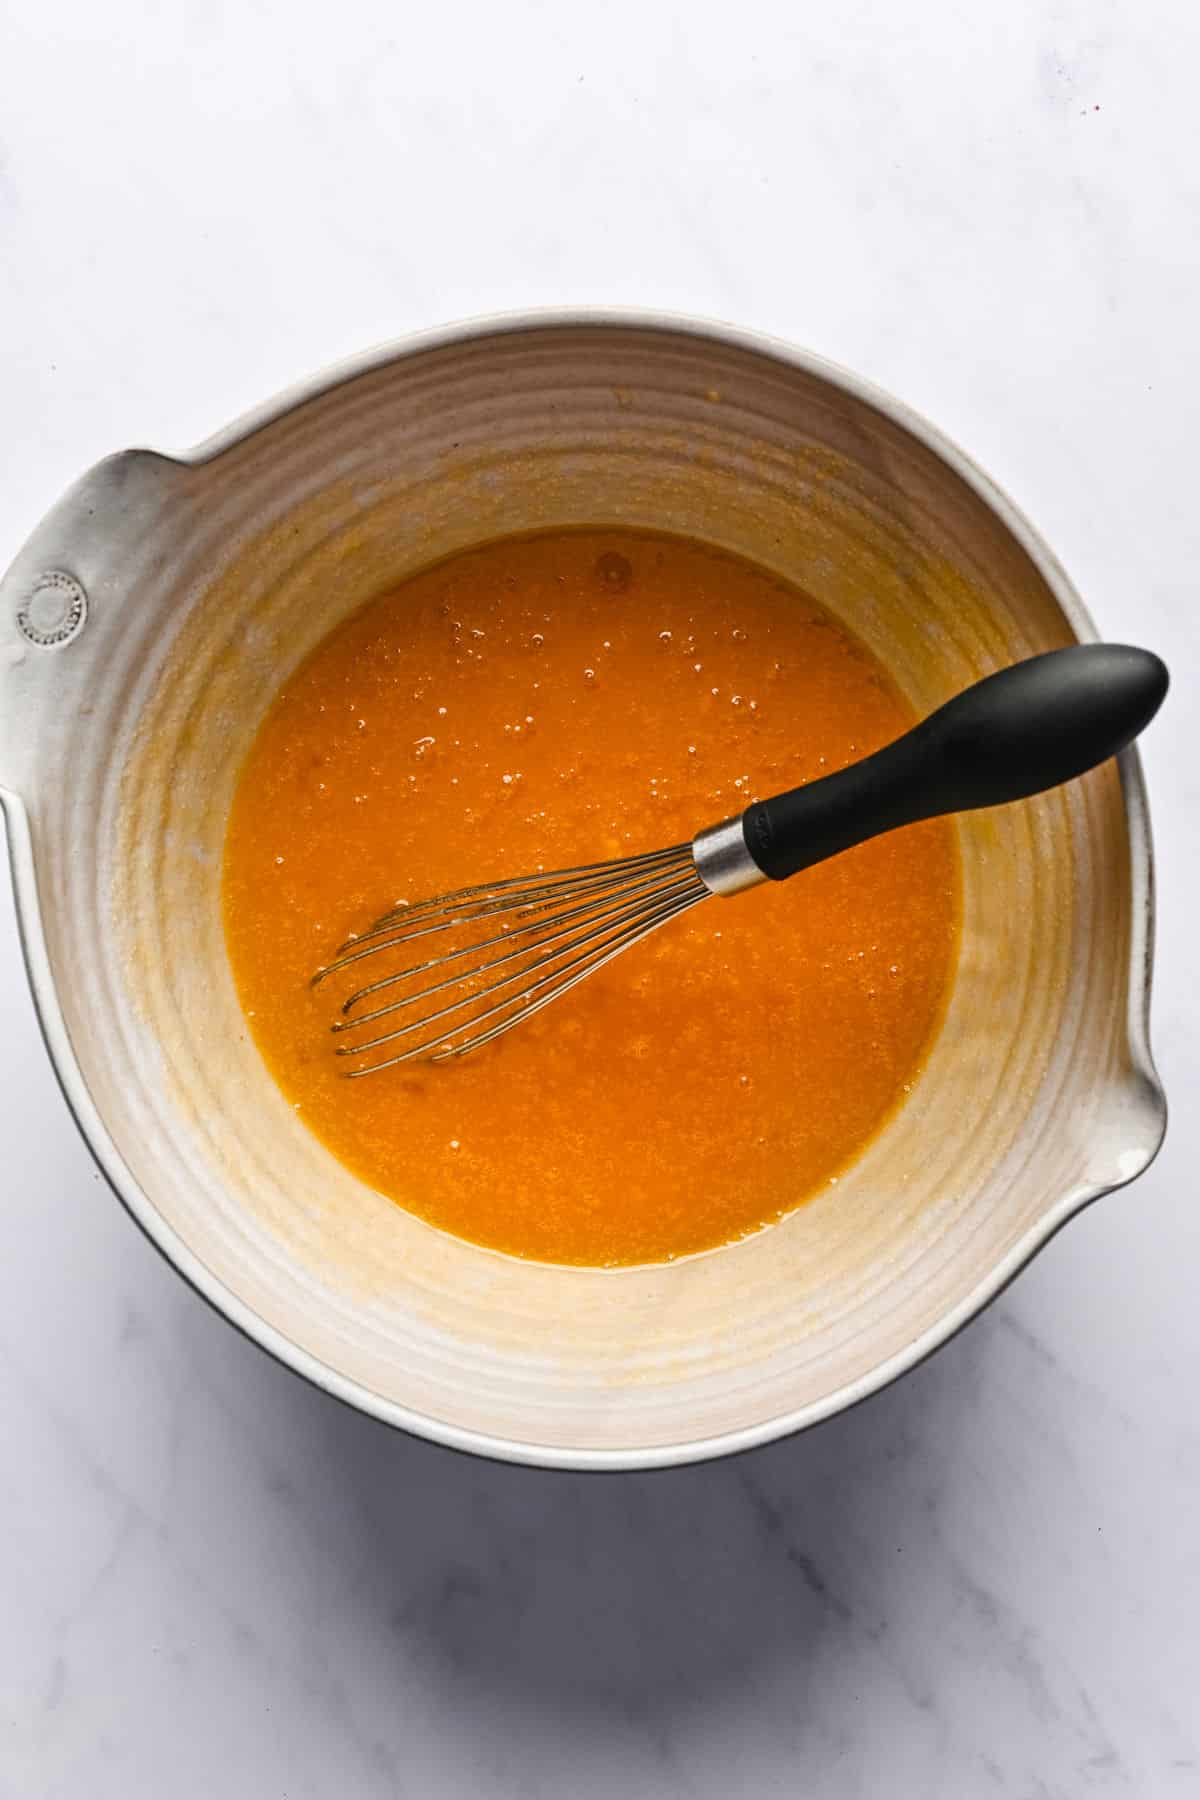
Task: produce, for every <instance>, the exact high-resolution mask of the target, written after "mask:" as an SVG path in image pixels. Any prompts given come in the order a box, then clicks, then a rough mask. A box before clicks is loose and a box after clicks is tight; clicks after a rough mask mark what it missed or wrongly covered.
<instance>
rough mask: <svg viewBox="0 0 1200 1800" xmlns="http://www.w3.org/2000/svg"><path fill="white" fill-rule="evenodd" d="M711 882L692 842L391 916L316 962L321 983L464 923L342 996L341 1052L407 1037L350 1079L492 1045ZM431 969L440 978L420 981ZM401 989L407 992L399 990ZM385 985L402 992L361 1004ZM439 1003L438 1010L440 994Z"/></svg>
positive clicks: (367, 1051)
mask: <svg viewBox="0 0 1200 1800" xmlns="http://www.w3.org/2000/svg"><path fill="white" fill-rule="evenodd" d="M709 892H710V889H709V888H708V887H707V886H706V885H705V883H704V881H703V880H702V879H701V877H700V875H699V873H698V871H697V868H696V864H695V861H694V858H693V855H692V846H691V845H690V844H680V845H676V846H674V847H673V848H671V849H667V850H657V851H651V852H648V853H647V854H645V855H638V856H632V857H628V858H626V859H624V860H623V861H619V862H607V863H590V864H581V865H579V866H578V867H576V868H572V869H562V870H558V871H556V872H554V873H552V874H541V873H539V874H537V875H527V876H515V877H512V878H510V879H506V880H503V881H498V882H492V883H481V884H477V885H475V886H473V887H470V888H459V889H456V890H455V891H454V892H453V893H450V894H446V895H444V896H442V897H441V898H440V899H434V900H426V901H420V902H418V903H417V904H415V905H413V906H405V905H398V906H396V907H394V908H393V909H392V910H391V911H390V912H388V913H385V914H384V915H382V917H381V918H380V919H378V920H376V922H375V924H374V925H372V926H371V928H370V929H369V930H368V931H366V932H364V933H363V934H361V935H360V936H357V937H354V938H350V939H348V940H347V942H346V943H345V944H344V945H342V947H341V949H340V950H339V952H338V954H337V955H336V956H335V957H334V959H333V960H332V961H331V962H330V963H329V964H327V965H326V966H325V967H324V968H322V969H319V970H318V971H317V973H316V975H315V976H314V977H313V986H317V985H318V984H319V983H321V982H324V981H326V980H327V979H328V978H329V977H330V976H333V975H335V974H337V973H338V972H339V971H342V970H345V969H347V968H348V967H350V966H351V965H353V964H355V963H357V962H359V961H360V960H362V959H364V958H367V957H384V956H386V955H388V954H396V955H399V956H400V957H401V958H402V957H403V955H404V953H405V950H406V947H407V946H409V945H412V944H415V943H416V942H418V941H419V940H423V939H426V938H431V937H436V936H439V935H442V934H446V933H455V934H456V938H455V941H453V942H452V943H451V945H450V946H449V947H448V948H447V949H446V950H445V951H443V952H442V953H441V954H439V955H429V954H425V955H423V957H422V959H421V960H420V961H418V962H415V963H403V962H402V966H400V967H399V968H394V969H389V970H388V971H387V972H386V973H385V974H383V975H380V976H379V977H378V978H377V979H375V980H374V981H369V982H366V983H364V984H363V985H362V986H360V987H359V988H357V989H356V990H355V992H353V993H352V994H350V995H349V997H348V998H347V999H346V1000H345V1001H343V1003H342V1007H341V1017H340V1018H339V1019H338V1020H336V1021H335V1022H334V1024H333V1026H332V1028H331V1029H332V1030H333V1031H334V1032H335V1033H337V1034H339V1035H340V1036H341V1037H342V1039H343V1040H344V1041H342V1042H340V1043H339V1044H338V1046H337V1055H338V1056H340V1057H345V1058H351V1059H353V1058H360V1057H370V1056H371V1055H372V1053H373V1052H376V1051H379V1050H381V1049H384V1048H386V1046H388V1045H390V1044H401V1043H404V1044H405V1047H404V1048H403V1049H399V1050H397V1051H396V1052H395V1054H393V1055H390V1056H386V1057H383V1058H382V1059H377V1060H374V1061H369V1062H367V1063H365V1064H364V1065H363V1066H362V1067H359V1068H352V1069H347V1070H346V1071H345V1073H346V1074H347V1076H348V1077H350V1078H351V1079H355V1078H357V1077H359V1076H361V1075H369V1074H374V1073H375V1072H376V1071H377V1070H379V1069H384V1068H390V1067H393V1066H394V1065H395V1064H397V1063H406V1062H416V1061H420V1060H423V1059H424V1060H430V1061H435V1062H441V1061H445V1060H446V1059H447V1058H450V1057H456V1056H461V1055H463V1054H465V1052H466V1051H468V1050H474V1049H478V1048H480V1047H481V1046H482V1045H483V1044H486V1043H491V1042H492V1041H493V1040H494V1039H495V1038H497V1037H500V1036H502V1035H503V1033H504V1032H506V1031H508V1030H510V1029H511V1028H512V1026H514V1025H516V1024H519V1023H520V1022H521V1021H522V1020H524V1019H528V1018H531V1017H532V1016H533V1015H534V1014H535V1013H538V1012H540V1011H541V1010H542V1009H543V1008H544V1007H546V1006H548V1005H549V1004H550V1003H551V1001H553V1000H556V999H558V998H559V997H560V995H562V994H565V993H568V992H569V991H570V989H571V988H573V987H575V986H576V985H577V984H578V983H579V982H580V981H582V980H583V979H584V977H585V976H587V975H590V974H592V973H593V972H594V971H595V970H596V969H599V968H601V967H602V966H603V965H604V964H605V963H606V962H609V961H611V960H612V958H613V957H615V956H616V955H618V954H619V953H620V952H621V951H622V950H624V949H627V948H628V947H629V945H630V944H633V943H636V942H637V941H638V940H639V939H640V938H644V937H646V936H648V935H649V934H650V932H652V931H655V930H657V929H658V927H659V926H660V925H663V924H666V922H667V921H668V920H669V919H674V918H676V917H677V916H678V915H679V914H680V913H682V912H686V911H687V910H688V908H689V907H692V906H694V905H696V904H697V903H698V902H699V901H700V900H703V899H705V898H706V897H707V895H708V894H709ZM495 925H498V926H499V929H498V930H496V929H493V926H495ZM480 928H482V931H483V933H484V935H483V936H480V934H479V933H480ZM460 937H461V938H462V939H463V941H461V942H460V941H457V939H458V938H460ZM431 948H432V946H431ZM490 952H498V954H494V955H493V954H489V953H490ZM422 976H433V977H435V979H433V980H427V981H425V982H423V983H422V984H421V985H419V986H416V987H413V986H412V983H413V982H414V981H419V980H420V978H421V977H422ZM404 987H407V989H408V991H404V992H401V991H398V990H400V989H401V988H404ZM388 991H391V992H392V993H393V995H394V997H391V998H389V999H388V1000H387V1001H386V1002H385V1003H384V1004H382V1005H377V1006H373V1007H371V1008H370V1009H369V1010H367V1011H363V1010H361V1009H362V1007H363V1005H364V1004H365V1003H366V1002H367V1001H369V1000H370V999H371V998H372V997H374V996H376V995H379V994H381V993H384V992H388ZM439 1001H440V1002H441V1004H434V1005H433V1009H432V1010H430V1004H431V1002H433V1003H436V1002H439ZM413 1009H416V1016H415V1017H412V1018H410V1019H408V1020H406V1021H405V1022H403V1023H398V1024H396V1025H395V1027H394V1028H393V1029H390V1030H386V1031H380V1032H376V1033H375V1034H374V1035H371V1036H366V1037H364V1036H362V1035H361V1033H362V1031H363V1030H364V1029H367V1028H369V1027H371V1026H372V1025H377V1024H378V1023H379V1022H380V1021H381V1020H384V1019H391V1018H394V1017H395V1016H396V1015H397V1014H400V1013H403V1012H410V1011H412V1010H413ZM405 1040H415V1041H412V1042H407V1043H405Z"/></svg>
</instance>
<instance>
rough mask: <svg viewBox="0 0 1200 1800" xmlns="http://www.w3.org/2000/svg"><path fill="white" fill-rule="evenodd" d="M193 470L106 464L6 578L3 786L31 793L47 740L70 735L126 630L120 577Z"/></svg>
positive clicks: (117, 460) (59, 510) (148, 454)
mask: <svg viewBox="0 0 1200 1800" xmlns="http://www.w3.org/2000/svg"><path fill="white" fill-rule="evenodd" d="M187 474H188V471H187V467H186V465H184V464H182V463H178V462H175V461H173V460H172V459H171V458H170V457H167V456H160V455H158V454H157V453H156V452H154V451H151V450H126V451H123V452H121V453H120V454H119V455H117V456H110V457H106V458H105V460H104V461H103V462H101V463H97V464H96V466H95V468H93V469H90V470H89V471H88V473H87V474H86V475H84V476H82V477H81V478H80V479H79V480H78V481H77V482H76V483H75V485H74V486H73V487H71V488H69V489H68V491H67V492H66V493H65V494H64V495H63V497H62V499H61V500H59V501H58V503H57V505H55V506H54V507H52V508H51V510H50V511H49V512H48V513H47V515H46V517H45V518H44V519H43V520H42V522H41V524H40V525H39V526H38V527H37V529H36V530H35V531H34V533H33V535H32V537H30V539H29V541H28V542H27V543H26V545H25V546H24V548H23V549H22V550H20V551H19V552H18V554H17V556H16V558H15V560H14V561H13V564H12V566H11V568H10V569H9V570H8V572H7V574H5V575H4V577H3V579H0V787H2V788H5V789H7V790H8V791H9V792H10V793H13V794H17V795H22V796H26V795H28V794H29V792H30V790H31V786H32V785H33V783H34V781H35V777H36V771H37V768H38V764H39V760H40V758H41V757H42V756H43V755H44V753H45V748H46V741H47V736H48V734H53V733H55V732H59V731H63V730H69V729H70V727H71V722H72V720H73V718H74V717H75V716H76V712H77V709H78V708H80V707H82V706H84V705H86V704H87V701H88V692H89V688H90V686H91V684H92V682H93V680H94V678H95V675H96V673H97V670H98V668H99V667H100V665H101V663H102V660H103V652H104V644H105V640H106V639H107V638H108V637H109V636H110V635H111V633H112V632H113V631H114V630H116V629H118V628H119V623H120V613H121V610H122V605H123V603H124V601H125V598H126V583H125V582H124V581H123V579H122V575H123V571H124V570H125V569H127V568H128V566H129V565H130V563H132V561H133V560H134V557H133V552H134V550H135V548H136V546H137V544H138V543H139V542H142V541H144V540H145V538H146V537H147V535H148V533H149V531H150V527H151V525H152V523H153V522H155V521H157V520H158V519H160V517H161V512H162V509H163V507H164V506H167V505H169V504H171V503H172V501H177V500H178V498H179V496H180V491H181V487H182V485H183V484H184V482H185V481H186V478H187Z"/></svg>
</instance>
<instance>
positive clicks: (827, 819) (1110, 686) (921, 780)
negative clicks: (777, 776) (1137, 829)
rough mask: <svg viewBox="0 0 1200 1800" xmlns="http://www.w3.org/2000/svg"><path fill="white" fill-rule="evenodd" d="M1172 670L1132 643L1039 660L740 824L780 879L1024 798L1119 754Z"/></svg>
mask: <svg viewBox="0 0 1200 1800" xmlns="http://www.w3.org/2000/svg"><path fill="white" fill-rule="evenodd" d="M1167 680H1168V677H1167V670H1166V666H1165V665H1164V664H1163V663H1162V662H1161V661H1160V660H1159V658H1158V657H1157V656H1155V655H1153V653H1152V652H1151V651H1149V650H1137V649H1134V648H1133V647H1132V646H1130V645H1128V644H1075V645H1072V646H1071V647H1070V648H1069V649H1066V650H1051V651H1049V652H1048V653H1047V654H1046V655H1044V656H1032V657H1030V658H1029V659H1028V661H1026V662H1020V663H1016V664H1014V665H1013V667H1012V668H1009V669H1001V670H1000V671H999V673H998V674H995V675H989V676H987V677H986V678H985V679H984V680H983V681H979V682H976V683H975V685H974V686H973V687H969V688H967V689H966V690H965V691H964V692H963V693H961V694H958V695H956V696H955V698H954V699H953V700H950V701H947V703H946V705H945V706H943V707H940V708H939V709H938V711H937V712H935V713H931V714H930V715H929V717H928V718H927V719H924V720H923V721H922V722H921V724H920V725H917V726H914V728H913V729H912V730H911V731H909V732H906V733H905V734H904V736H903V737H900V738H897V739H896V740H895V742H894V743H891V744H887V745H886V746H885V747H884V748H883V749H882V750H879V751H877V752H876V753H875V754H874V755H873V756H868V757H865V758H864V759H863V761H862V762H857V763H852V764H851V766H850V767H849V768H847V769H841V770H839V771H838V772H837V773H836V774H834V775H827V776H825V777H824V778H823V779H822V780H820V781H813V782H809V783H808V784H806V785H805V786H804V787H798V788H793V789H792V791H791V792H790V793H787V794H779V795H777V796H776V797H775V798H774V799H773V800H762V801H759V802H757V803H756V804H755V805H754V806H751V807H748V808H747V809H746V811H745V813H744V814H743V815H742V829H743V832H744V834H745V839H746V847H747V849H748V850H749V852H750V854H751V856H752V857H753V859H754V861H755V862H756V863H757V865H758V867H759V868H760V869H761V870H762V872H763V874H764V875H768V876H770V877H771V879H772V880H774V881H784V880H786V878H787V877H788V876H789V875H795V874H797V873H798V872H799V871H800V870H801V869H807V868H811V867H812V865H813V864H814V863H819V862H824V861H825V859H826V858H827V857H830V856H836V855H838V853H839V852H840V851H842V850H849V849H850V848H851V847H852V846H853V845H854V844H862V843H865V842H866V841H867V839H868V838H873V837H877V836H878V835H879V834H880V833H881V832H884V831H894V830H895V829H896V828H897V827H898V826H900V825H911V824H914V823H915V822H916V821H917V820H918V819H932V818H936V817H938V816H939V815H941V814H943V813H953V812H969V811H971V810H973V809H974V808H975V807H980V806H1000V805H1003V804H1005V803H1006V802H1008V801H1010V800H1023V799H1025V798H1026V797H1027V796H1028V795H1030V794H1040V793H1042V792H1043V791H1044V790H1045V789H1046V788H1051V787H1057V786H1058V785H1059V784H1060V783H1061V782H1064V781H1071V780H1073V779H1074V778H1075V776H1077V775H1082V774H1083V773H1084V772H1085V771H1086V770H1088V769H1093V768H1095V767H1096V765H1097V764H1098V763H1102V762H1105V761H1106V760H1107V759H1108V757H1110V756H1115V755H1116V754H1117V752H1118V751H1120V750H1123V749H1124V748H1125V746H1126V745H1127V744H1130V743H1132V742H1133V739H1134V738H1135V737H1137V735H1138V733H1139V732H1140V731H1142V730H1143V729H1144V727H1145V726H1147V725H1148V724H1149V723H1150V720H1151V719H1152V718H1153V717H1154V715H1155V713H1156V712H1157V711H1158V709H1159V707H1160V706H1161V705H1162V701H1163V697H1164V695H1165V694H1166V691H1167Z"/></svg>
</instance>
